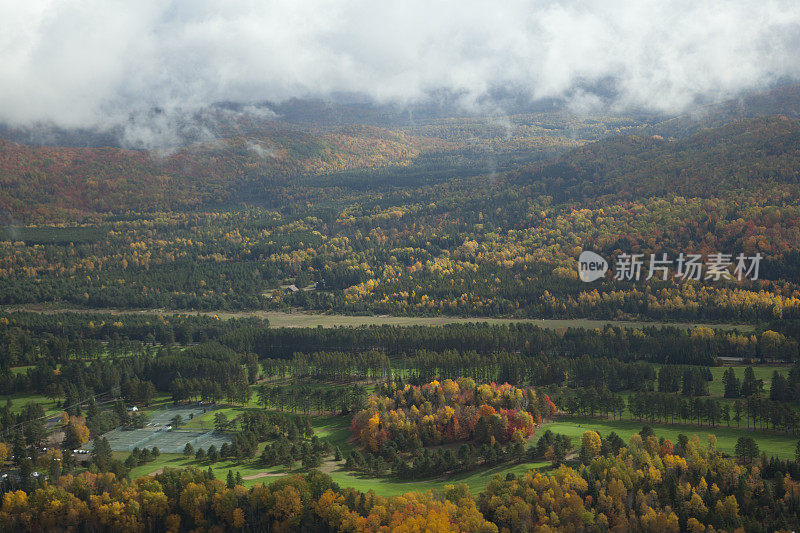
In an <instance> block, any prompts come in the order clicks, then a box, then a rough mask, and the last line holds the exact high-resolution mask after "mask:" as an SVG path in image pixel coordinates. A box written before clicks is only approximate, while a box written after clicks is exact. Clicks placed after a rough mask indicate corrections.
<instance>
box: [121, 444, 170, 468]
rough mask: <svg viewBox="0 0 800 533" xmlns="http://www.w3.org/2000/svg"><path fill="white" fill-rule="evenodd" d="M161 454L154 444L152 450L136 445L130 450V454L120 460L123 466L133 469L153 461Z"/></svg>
mask: <svg viewBox="0 0 800 533" xmlns="http://www.w3.org/2000/svg"><path fill="white" fill-rule="evenodd" d="M159 455H161V452H160V451H159V449H158V448H157V447H156V446H153V449H152V450H148V449H147V448H143V449H141V450H140V449H139V447H138V446H137V447H136V448H134V449H133V450H131V454H130V455H129V456H128V457H127V459H125V461H123V462H122V464H123V465H125V468H127V469H129V470H133V469H134V468H136V467H137V466H142V465H145V464H147V463H150V462H153V461H155V460H156V459H158V456H159Z"/></svg>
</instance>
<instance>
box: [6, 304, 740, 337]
mask: <svg viewBox="0 0 800 533" xmlns="http://www.w3.org/2000/svg"><path fill="white" fill-rule="evenodd" d="M0 309H1V310H4V311H17V310H21V311H35V312H42V313H57V312H71V313H110V314H112V315H125V314H161V315H173V314H183V315H208V316H218V317H220V318H222V319H228V318H243V317H259V318H266V319H268V320H269V323H270V326H272V327H278V328H282V327H285V328H314V327H318V326H322V327H323V328H332V327H338V326H351V327H358V326H384V325H386V326H442V325H445V324H466V323H478V322H485V323H489V324H510V323H528V324H536V325H538V326H541V327H543V328H550V329H556V328H569V327H573V328H602V327H603V326H605V325H606V324H613V325H616V326H622V327H629V328H642V327H646V326H662V325H664V326H675V327H680V328H695V327H697V326H707V327H710V328H717V329H725V330H730V329H738V330H740V331H742V332H750V331H753V329H754V328H753V326H752V325H749V324H729V323H721V324H700V323H690V322H659V321H653V322H649V321H640V320H593V319H586V318H575V319H538V318H491V317H458V316H445V315H439V316H388V315H374V316H353V315H338V314H321V313H310V312H305V311H300V310H298V311H296V312H285V311H222V310H220V311H187V310H179V309H103V308H72V307H69V308H67V307H58V306H54V305H52V304H32V305H14V306H3V307H0Z"/></svg>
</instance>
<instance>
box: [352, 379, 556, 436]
mask: <svg viewBox="0 0 800 533" xmlns="http://www.w3.org/2000/svg"><path fill="white" fill-rule="evenodd" d="M554 413H555V405H553V403H552V402H551V401H550V398H548V397H547V395H546V394H541V395H537V393H536V391H534V390H533V389H518V388H516V387H513V386H511V385H509V384H508V383H505V384H503V385H497V384H494V383H490V384H482V385H478V384H476V383H475V381H473V380H472V379H469V378H462V379H459V380H457V381H453V380H450V379H446V380H444V381H442V382H441V383H440V382H438V381H432V382H430V383H427V384H425V385H422V386H412V385H404V384H403V383H402V382H401V381H393V382H390V383H384V384H381V385H379V386H378V387H377V388H376V390H375V393H374V394H372V395H371V396H370V397H369V398H367V406H366V408H365V409H363V410H362V411H359V412H358V413H356V414H355V415H354V416H353V419H352V422H351V424H350V430H351V432H352V433H353V436H354V437H355V438H356V439H358V442H359V443H360V444H361V445H362V446H364V447H365V448H366V449H367V450H369V451H371V452H377V451H379V450H381V449H382V447H383V446H384V444H386V443H387V442H390V441H391V442H392V443H393V444H394V445H395V446H396V448H397V450H399V451H403V452H405V451H412V450H421V449H422V448H423V447H428V446H435V445H439V444H444V443H450V442H457V441H468V440H469V441H475V442H476V443H478V444H483V443H488V444H494V443H495V442H500V443H507V442H509V441H512V440H513V441H515V442H524V441H525V440H526V439H527V438H528V437H529V436H530V435H531V434H532V433H533V430H534V427H535V426H536V424H538V423H541V420H542V418H543V417H550V416H552V415H553V414H554Z"/></svg>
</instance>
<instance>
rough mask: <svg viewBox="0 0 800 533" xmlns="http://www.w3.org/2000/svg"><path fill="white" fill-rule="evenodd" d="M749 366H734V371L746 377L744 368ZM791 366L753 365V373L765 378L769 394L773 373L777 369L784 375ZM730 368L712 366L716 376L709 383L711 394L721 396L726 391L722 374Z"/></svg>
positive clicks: (765, 387)
mask: <svg viewBox="0 0 800 533" xmlns="http://www.w3.org/2000/svg"><path fill="white" fill-rule="evenodd" d="M745 368H747V367H746V366H734V367H733V371H734V372H735V373H736V377H737V378H739V381H740V383H741V380H742V379H743V378H744V369H745ZM789 368H790V367H789V366H786V365H784V366H769V365H765V366H755V365H754V366H753V374H754V375H755V376H756V379H763V380H764V393H765V394H766V395H769V388H770V383H771V382H772V374H773V372H775V371H776V370H777V371H778V372H780V373H781V374H783V375H784V376H788V375H789ZM726 370H728V367H727V366H715V367H712V368H711V375H713V376H714V381H712V382H711V383H709V384H708V392H709V394H711V396H719V397H722V396H723V394H724V393H725V384H724V383H722V375H723V374H724V373H725V371H726Z"/></svg>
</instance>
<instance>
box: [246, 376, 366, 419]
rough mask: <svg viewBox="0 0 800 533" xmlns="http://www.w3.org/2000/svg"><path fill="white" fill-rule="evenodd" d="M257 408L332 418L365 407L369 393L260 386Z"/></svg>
mask: <svg viewBox="0 0 800 533" xmlns="http://www.w3.org/2000/svg"><path fill="white" fill-rule="evenodd" d="M256 395H257V397H258V405H260V406H261V407H263V408H264V409H268V408H272V409H278V410H280V411H291V412H293V413H296V412H298V411H299V412H301V413H303V414H305V415H308V414H309V413H311V412H312V411H315V412H317V413H329V414H332V415H333V414H349V413H355V412H357V411H360V410H361V409H363V408H364V406H365V405H366V400H367V389H366V388H365V387H364V386H363V385H360V384H354V385H351V386H330V387H313V386H310V385H304V384H302V383H300V384H294V385H259V386H258V389H257V391H256Z"/></svg>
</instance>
